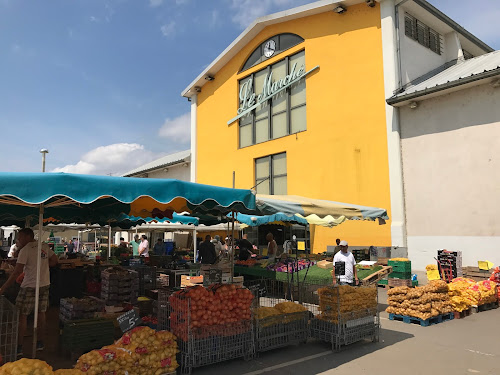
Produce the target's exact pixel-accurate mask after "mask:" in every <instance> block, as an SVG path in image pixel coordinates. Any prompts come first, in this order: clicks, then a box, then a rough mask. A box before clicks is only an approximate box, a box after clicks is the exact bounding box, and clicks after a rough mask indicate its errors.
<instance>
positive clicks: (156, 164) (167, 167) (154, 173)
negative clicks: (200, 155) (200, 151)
mask: <svg viewBox="0 0 500 375" xmlns="http://www.w3.org/2000/svg"><path fill="white" fill-rule="evenodd" d="M123 177H145V178H172V179H176V180H181V181H190V179H191V151H190V150H186V151H180V152H176V153H174V154H170V155H166V156H163V157H161V158H159V159H156V160H153V161H152V162H150V163H147V164H144V165H141V166H140V167H137V168H135V169H132V170H131V171H128V172H127V173H124V174H123Z"/></svg>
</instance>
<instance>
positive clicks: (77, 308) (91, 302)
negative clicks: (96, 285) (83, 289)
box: [59, 297, 104, 323]
mask: <svg viewBox="0 0 500 375" xmlns="http://www.w3.org/2000/svg"><path fill="white" fill-rule="evenodd" d="M103 309H104V301H102V300H100V299H98V298H95V297H85V298H80V299H79V298H63V299H61V306H60V309H59V320H60V321H61V322H62V323H67V322H70V321H73V320H81V319H92V318H93V317H94V316H95V313H96V312H100V311H102V310H103Z"/></svg>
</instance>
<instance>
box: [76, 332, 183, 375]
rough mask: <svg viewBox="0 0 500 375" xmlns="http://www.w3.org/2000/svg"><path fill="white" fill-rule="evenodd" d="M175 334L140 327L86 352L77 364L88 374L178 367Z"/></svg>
mask: <svg viewBox="0 0 500 375" xmlns="http://www.w3.org/2000/svg"><path fill="white" fill-rule="evenodd" d="M177 353H178V349H177V341H176V338H175V336H174V335H173V334H172V333H170V332H167V331H158V332H156V331H154V330H152V329H151V328H149V327H136V328H134V329H133V330H131V331H129V332H127V333H125V334H124V335H123V336H122V337H121V339H120V340H118V341H117V342H116V343H115V344H113V345H109V346H106V347H103V348H102V349H100V350H92V351H91V352H88V353H86V354H84V355H82V356H81V357H80V358H79V359H78V362H77V363H76V366H75V368H76V369H78V370H81V371H82V372H84V373H85V374H87V375H121V374H128V375H142V374H148V375H149V374H151V375H160V374H163V373H166V372H172V371H175V370H176V368H177V367H178V364H177V361H176V354H177Z"/></svg>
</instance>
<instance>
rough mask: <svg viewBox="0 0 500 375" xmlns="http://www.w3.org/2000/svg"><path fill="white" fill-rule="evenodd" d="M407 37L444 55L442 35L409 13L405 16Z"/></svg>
mask: <svg viewBox="0 0 500 375" xmlns="http://www.w3.org/2000/svg"><path fill="white" fill-rule="evenodd" d="M404 25H405V27H404V32H405V35H406V36H407V37H408V38H410V39H412V40H414V41H415V42H417V43H418V44H420V45H421V46H424V47H426V48H428V49H430V50H431V51H432V52H434V53H436V54H438V55H442V54H443V51H442V35H441V34H440V33H438V32H437V31H436V30H434V29H432V28H431V27H430V26H427V25H426V24H425V23H424V22H422V21H420V20H418V19H417V18H416V17H414V16H412V15H411V14H409V13H405V15H404Z"/></svg>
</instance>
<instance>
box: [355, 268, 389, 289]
mask: <svg viewBox="0 0 500 375" xmlns="http://www.w3.org/2000/svg"><path fill="white" fill-rule="evenodd" d="M391 272H392V267H390V266H389V267H387V266H385V267H382V269H381V270H379V271H377V272H374V273H372V274H371V275H368V276H367V277H365V278H364V279H363V280H361V285H363V286H369V285H375V284H377V283H378V282H379V281H380V280H382V279H383V278H385V277H387V275H389V274H390V273H391Z"/></svg>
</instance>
